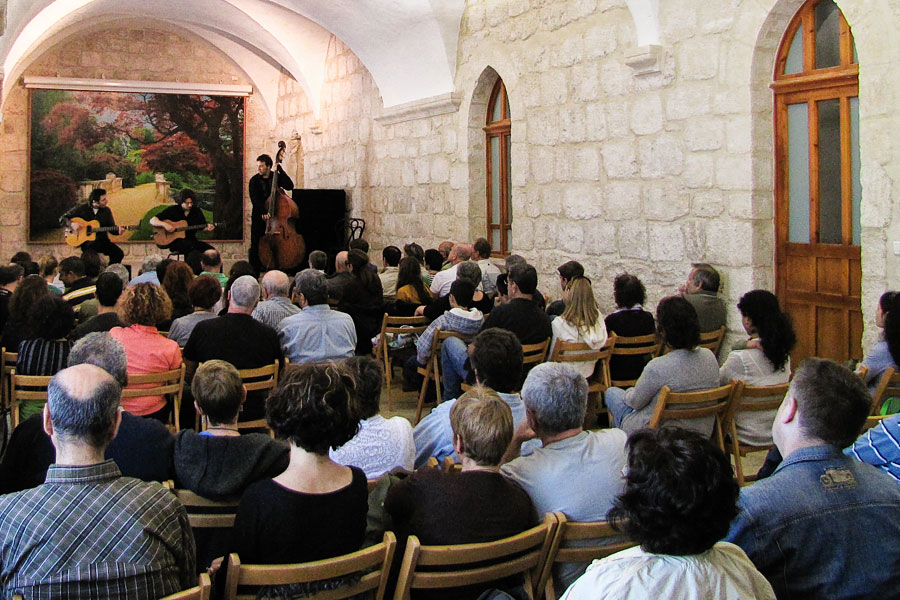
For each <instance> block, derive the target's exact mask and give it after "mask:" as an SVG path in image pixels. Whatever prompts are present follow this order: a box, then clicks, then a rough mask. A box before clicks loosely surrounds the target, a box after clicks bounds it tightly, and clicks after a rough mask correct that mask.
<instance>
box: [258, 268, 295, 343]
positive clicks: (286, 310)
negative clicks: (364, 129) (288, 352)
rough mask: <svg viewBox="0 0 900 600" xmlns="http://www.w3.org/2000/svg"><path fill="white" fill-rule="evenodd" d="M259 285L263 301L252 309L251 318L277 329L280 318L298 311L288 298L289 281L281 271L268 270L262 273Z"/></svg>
mask: <svg viewBox="0 0 900 600" xmlns="http://www.w3.org/2000/svg"><path fill="white" fill-rule="evenodd" d="M260 287H261V288H262V296H263V301H262V302H260V303H259V304H257V305H256V308H254V309H253V318H254V319H256V320H257V321H259V322H260V323H262V324H264V325H268V326H269V327H271V328H272V329H278V324H279V323H281V320H282V319H284V318H285V317H290V316H291V315H296V314H297V313H298V312H300V309H299V308H297V307H296V306H294V305H293V304H292V303H291V300H290V298H288V293H289V290H290V287H291V281H290V279H288V276H287V275H286V274H285V273H284V272H283V271H268V272H267V273H266V274H265V275H263V277H262V281H261V282H260Z"/></svg>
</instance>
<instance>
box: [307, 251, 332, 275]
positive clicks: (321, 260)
mask: <svg viewBox="0 0 900 600" xmlns="http://www.w3.org/2000/svg"><path fill="white" fill-rule="evenodd" d="M309 266H310V267H312V268H313V269H318V270H320V271H324V270H325V267H327V266H328V255H327V254H325V252H323V251H322V250H313V251H312V252H310V253H309Z"/></svg>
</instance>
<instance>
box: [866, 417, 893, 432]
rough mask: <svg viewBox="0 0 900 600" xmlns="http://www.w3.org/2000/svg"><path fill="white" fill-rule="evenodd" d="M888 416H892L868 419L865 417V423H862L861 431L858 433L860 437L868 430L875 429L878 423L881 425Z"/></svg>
mask: <svg viewBox="0 0 900 600" xmlns="http://www.w3.org/2000/svg"><path fill="white" fill-rule="evenodd" d="M890 416H892V415H869V416H868V417H866V422H865V423H863V426H862V429H861V430H860V432H859V433H860V435H862V434H864V433H865V432H867V431H868V430H870V429H872V428H873V427H875V426H876V425H878V424H879V423H881V422H882V421H883V420H885V419H886V418H888V417H890Z"/></svg>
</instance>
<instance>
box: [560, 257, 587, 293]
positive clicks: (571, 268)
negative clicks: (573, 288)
mask: <svg viewBox="0 0 900 600" xmlns="http://www.w3.org/2000/svg"><path fill="white" fill-rule="evenodd" d="M556 272H557V273H558V274H559V287H560V288H562V291H566V290H567V289H569V285H571V283H572V282H573V281H575V280H576V279H578V278H580V277H584V267H583V266H581V263H580V262H578V261H577V260H570V261H568V262H564V263H563V264H561V265H559V266H558V267H556Z"/></svg>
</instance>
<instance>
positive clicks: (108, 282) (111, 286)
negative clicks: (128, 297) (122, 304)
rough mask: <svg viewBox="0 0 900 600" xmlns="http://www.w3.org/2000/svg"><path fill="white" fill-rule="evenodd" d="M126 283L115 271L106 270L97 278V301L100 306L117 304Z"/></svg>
mask: <svg viewBox="0 0 900 600" xmlns="http://www.w3.org/2000/svg"><path fill="white" fill-rule="evenodd" d="M123 289H125V285H124V284H123V283H122V280H121V279H120V278H119V276H118V275H116V274H115V273H112V272H109V271H104V272H103V273H100V277H98V278H97V301H98V302H100V306H115V305H116V301H117V300H118V299H119V296H121V295H122V290H123Z"/></svg>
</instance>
